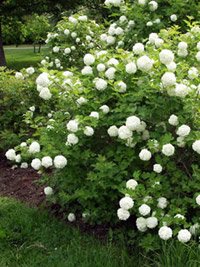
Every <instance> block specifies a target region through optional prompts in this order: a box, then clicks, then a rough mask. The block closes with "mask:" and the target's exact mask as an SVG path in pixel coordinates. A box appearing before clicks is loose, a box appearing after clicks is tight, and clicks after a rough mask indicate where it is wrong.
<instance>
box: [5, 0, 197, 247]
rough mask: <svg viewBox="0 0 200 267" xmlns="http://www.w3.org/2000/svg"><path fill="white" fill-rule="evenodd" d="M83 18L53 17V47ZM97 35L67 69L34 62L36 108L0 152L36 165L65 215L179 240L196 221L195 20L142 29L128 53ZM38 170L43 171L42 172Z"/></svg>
mask: <svg viewBox="0 0 200 267" xmlns="http://www.w3.org/2000/svg"><path fill="white" fill-rule="evenodd" d="M108 2H109V3H108ZM140 2H142V1H140ZM121 3H122V1H120V0H116V1H115V0H112V1H110V0H109V1H106V4H112V5H114V6H116V7H117V6H119V5H120V4H121ZM79 20H80V18H79ZM85 20H86V18H85V17H84V19H83V24H82V23H80V25H79V22H78V20H77V18H75V17H71V18H69V21H68V19H67V23H69V24H67V25H69V26H67V27H66V26H65V25H66V22H64V21H62V22H61V26H59V28H58V29H61V30H60V35H59V33H57V34H58V35H56V36H54V37H55V38H53V39H55V40H54V41H55V42H56V40H57V42H58V43H53V51H54V53H58V54H59V52H60V51H61V50H60V47H61V45H60V42H61V43H62V44H65V41H63V42H62V40H63V39H62V38H65V37H63V36H64V34H65V35H66V33H64V31H66V29H67V30H69V32H68V31H67V33H68V34H70V36H71V34H72V32H73V31H74V27H83V26H84V25H85V26H86V25H87V24H84V23H85V22H86V21H85ZM81 22H82V21H81ZM63 23H64V26H63V27H62V24H63ZM70 25H71V26H70ZM78 25H79V26H78ZM85 26H84V27H85ZM70 27H72V28H70ZM95 27H96V26H95ZM97 28H98V29H99V27H97ZM72 29H73V30H72ZM77 29H78V28H77ZM98 29H97V30H98ZM86 31H87V30H86ZM120 31H121V30H120V29H118V30H117V34H118V33H120ZM82 32H83V34H84V33H85V31H80V34H81V33H82ZM97 32H98V31H97ZM86 34H87V33H86ZM95 34H97V33H96V32H95V30H94V37H95ZM90 35H91V34H90ZM118 35H119V36H121V37H119V38H121V40H123V34H118ZM49 36H50V35H49ZM74 36H75V35H74ZM110 36H111V37H113V36H112V35H110ZM101 37H102V36H101ZM104 37H106V38H105V40H106V43H107V45H109V47H110V49H102V48H98V46H97V45H95V47H94V48H93V49H91V48H92V47H89V48H90V51H89V50H88V49H86V50H80V51H79V50H78V52H79V57H78V58H77V60H76V62H75V63H74V65H73V67H72V68H71V69H69V68H68V69H67V70H66V69H64V70H63V71H61V70H51V69H50V68H49V67H50V65H49V64H48V63H47V61H46V62H43V63H44V64H43V63H42V64H43V65H44V67H43V68H42V69H41V71H42V73H40V74H39V76H37V78H36V87H37V94H38V100H37V101H38V106H36V108H38V109H39V111H40V112H39V115H38V114H37V113H35V114H33V115H32V116H29V115H28V114H26V122H27V123H28V125H29V127H31V128H33V129H34V134H33V135H32V136H30V138H29V139H28V140H27V141H26V142H22V143H21V144H20V145H19V146H16V147H15V148H14V149H9V150H8V151H7V152H6V157H7V158H8V159H9V160H11V161H13V162H15V163H19V164H20V166H21V167H22V168H25V167H27V166H28V165H31V167H32V168H34V169H35V170H37V171H39V172H41V173H42V174H43V177H44V178H43V181H44V183H45V184H47V187H46V188H45V190H44V193H45V194H46V196H47V198H48V200H50V201H52V202H53V203H59V205H60V206H61V207H62V209H63V210H64V211H65V212H67V217H68V220H69V221H70V222H73V221H74V220H76V218H80V217H82V218H83V220H85V221H88V222H90V223H105V222H109V223H111V224H115V223H117V222H119V221H122V222H123V221H127V220H130V221H131V223H132V224H131V225H132V230H134V234H132V236H133V235H134V238H135V239H136V240H137V239H138V240H139V242H140V244H141V245H142V246H143V247H145V248H149V247H151V248H153V247H155V246H156V245H157V240H158V238H160V239H162V240H168V239H170V238H172V237H176V238H178V240H179V241H180V242H183V243H186V242H188V241H189V240H190V239H191V238H192V235H193V236H194V237H195V236H196V235H197V234H198V228H199V224H198V222H199V205H200V191H199V190H198V184H199V177H200V168H199V165H198V161H199V154H200V133H199V127H200V120H199V119H200V117H199V93H200V85H199V84H200V83H199V80H200V79H199V72H200V65H199V62H200V42H199V40H200V28H199V26H198V25H196V24H194V25H190V29H189V31H188V32H187V33H185V34H182V33H180V32H179V30H178V27H172V28H170V29H168V30H161V31H160V33H159V34H157V33H155V32H153V33H150V35H149V37H148V40H147V42H146V43H145V44H144V43H132V45H133V51H131V52H130V51H126V50H123V49H122V48H118V49H113V44H114V43H115V42H113V40H114V39H113V38H108V37H109V36H105V35H104ZM56 38H57V39H56ZM59 38H61V39H59ZM70 38H71V37H70ZM74 38H79V37H78V36H76V37H74ZM82 38H84V36H83V37H82ZM101 39H102V38H101ZM70 40H71V39H70ZM54 41H52V42H54ZM90 41H91V39H90ZM50 42H51V41H50ZM70 45H71V43H70ZM68 46H69V45H68ZM114 47H115V46H114ZM64 48H68V47H67V46H66V44H65V45H63V46H62V49H64ZM81 49H82V48H81ZM62 53H63V51H62ZM77 56H78V54H77ZM74 57H75V58H76V56H75V55H74ZM49 60H50V61H51V62H53V61H52V60H51V59H49ZM78 60H79V61H78ZM60 63H61V60H60ZM64 64H70V63H69V62H68V63H67V61H66V60H65V59H64V60H63V61H62V64H60V65H59V66H56V69H60V68H62V67H63V66H64ZM52 67H55V66H54V65H52ZM30 71H31V70H29V72H30ZM16 76H17V77H18V78H19V79H21V78H23V74H20V73H18V74H16ZM39 101H40V102H39ZM41 102H42V103H43V104H42V105H41V104H40V103H41ZM48 169H53V170H54V175H53V176H47V175H45V173H46V170H48ZM132 232H133V231H132Z"/></svg>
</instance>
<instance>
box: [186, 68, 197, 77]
mask: <svg viewBox="0 0 200 267" xmlns="http://www.w3.org/2000/svg"><path fill="white" fill-rule="evenodd" d="M198 76H199V71H198V69H197V68H195V67H192V68H190V69H189V70H188V77H189V79H191V80H193V79H196V78H197V77H198Z"/></svg>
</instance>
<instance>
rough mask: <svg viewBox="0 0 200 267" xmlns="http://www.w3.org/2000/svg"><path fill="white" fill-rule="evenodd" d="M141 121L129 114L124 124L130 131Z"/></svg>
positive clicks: (135, 128)
mask: <svg viewBox="0 0 200 267" xmlns="http://www.w3.org/2000/svg"><path fill="white" fill-rule="evenodd" d="M140 124H141V121H140V119H139V118H138V117H137V116H130V117H128V118H127V119H126V126H127V127H128V128H129V129H130V130H131V131H136V130H137V129H138V128H139V127H140Z"/></svg>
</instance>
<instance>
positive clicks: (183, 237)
mask: <svg viewBox="0 0 200 267" xmlns="http://www.w3.org/2000/svg"><path fill="white" fill-rule="evenodd" d="M191 237H192V235H191V233H190V232H189V231H188V230H187V229H182V230H180V231H179V232H178V240H179V241H180V242H182V243H187V242H188V241H190V239H191Z"/></svg>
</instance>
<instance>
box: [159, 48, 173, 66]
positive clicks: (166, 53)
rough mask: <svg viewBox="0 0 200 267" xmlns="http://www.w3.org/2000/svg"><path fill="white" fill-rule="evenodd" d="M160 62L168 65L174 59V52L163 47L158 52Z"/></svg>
mask: <svg viewBox="0 0 200 267" xmlns="http://www.w3.org/2000/svg"><path fill="white" fill-rule="evenodd" d="M159 58H160V62H161V63H163V64H165V65H168V64H170V63H171V62H172V61H173V60H174V53H173V52H172V51H171V50H168V49H163V50H162V51H161V52H160V54H159Z"/></svg>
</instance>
